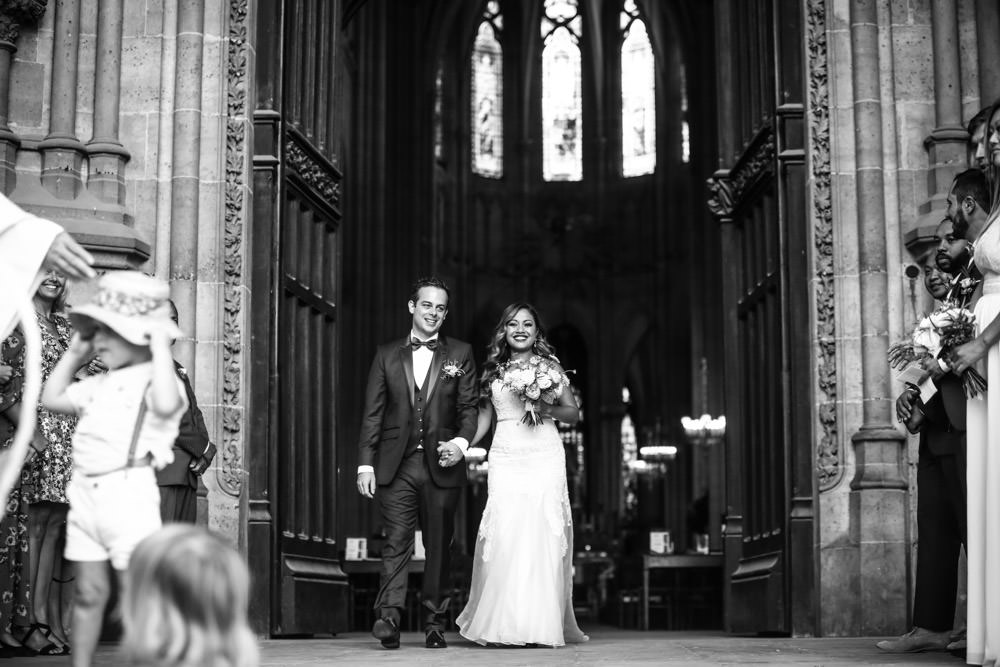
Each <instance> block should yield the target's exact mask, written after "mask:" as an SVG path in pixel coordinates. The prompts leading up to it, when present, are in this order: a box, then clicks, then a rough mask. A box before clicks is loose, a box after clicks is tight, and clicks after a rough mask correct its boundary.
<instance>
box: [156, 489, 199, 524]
mask: <svg viewBox="0 0 1000 667" xmlns="http://www.w3.org/2000/svg"><path fill="white" fill-rule="evenodd" d="M197 518H198V493H197V491H196V490H195V489H192V488H191V487H190V486H188V485H187V484H183V485H182V484H169V485H165V486H161V487H160V519H161V520H162V521H163V523H170V522H181V523H195V522H196V521H197Z"/></svg>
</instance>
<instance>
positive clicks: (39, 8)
mask: <svg viewBox="0 0 1000 667" xmlns="http://www.w3.org/2000/svg"><path fill="white" fill-rule="evenodd" d="M45 3H46V0H28V1H27V2H24V3H6V6H4V7H3V8H2V10H0V192H2V193H3V194H5V195H9V194H10V193H11V191H12V190H13V189H14V187H15V185H16V184H17V173H16V170H15V165H14V163H15V160H16V159H17V148H18V146H20V145H21V140H20V138H18V136H17V135H16V134H14V133H13V132H12V131H11V129H10V127H9V126H8V125H7V122H8V121H9V120H10V117H9V110H10V100H9V96H10V66H11V62H12V61H13V59H14V53H15V52H17V47H16V46H15V44H16V43H17V38H18V35H19V34H20V30H21V25H22V24H24V23H34V22H35V21H37V20H38V19H39V18H40V17H41V16H42V14H44V13H45Z"/></svg>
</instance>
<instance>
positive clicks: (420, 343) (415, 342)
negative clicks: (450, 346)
mask: <svg viewBox="0 0 1000 667" xmlns="http://www.w3.org/2000/svg"><path fill="white" fill-rule="evenodd" d="M437 346H438V340H437V338H434V339H433V340H420V339H419V338H410V348H411V349H414V350H416V349H418V348H420V347H426V348H427V349H428V350H432V351H433V350H436V349H437Z"/></svg>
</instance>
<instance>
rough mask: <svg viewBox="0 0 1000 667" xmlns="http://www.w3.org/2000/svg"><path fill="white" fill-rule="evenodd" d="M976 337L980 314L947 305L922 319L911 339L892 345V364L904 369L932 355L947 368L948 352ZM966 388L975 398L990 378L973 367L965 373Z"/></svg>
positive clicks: (971, 396) (970, 395)
mask: <svg viewBox="0 0 1000 667" xmlns="http://www.w3.org/2000/svg"><path fill="white" fill-rule="evenodd" d="M975 337H976V316H975V315H973V314H972V313H971V312H970V311H969V310H968V309H966V308H960V307H957V306H954V305H945V306H942V307H941V308H938V309H937V310H935V311H934V312H933V313H931V314H930V315H928V316H927V317H925V318H923V319H922V320H920V322H919V323H918V324H917V326H916V328H915V329H914V330H913V334H912V335H911V336H910V340H908V341H905V342H902V343H896V344H895V345H893V346H892V347H890V348H889V354H888V357H889V365H890V366H892V367H893V368H894V369H896V370H899V371H901V370H904V369H906V367H907V366H909V365H910V363H911V362H914V361H918V360H920V359H924V358H928V357H929V358H932V359H936V360H937V362H938V364H940V366H941V368H943V369H944V370H946V371H947V370H948V364H947V363H946V362H945V360H944V358H945V357H947V354H948V352H950V351H951V350H952V349H954V348H955V347H958V346H959V345H963V344H965V343H968V342H969V341H971V340H972V339H973V338H975ZM962 387H963V389H964V390H965V395H966V397H968V398H974V397H976V396H978V395H979V393H980V392H982V391H985V390H986V380H985V379H984V378H983V376H982V375H980V374H979V372H978V371H977V370H976V369H974V368H969V369H966V370H965V372H963V373H962Z"/></svg>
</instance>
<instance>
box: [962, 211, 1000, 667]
mask: <svg viewBox="0 0 1000 667" xmlns="http://www.w3.org/2000/svg"><path fill="white" fill-rule="evenodd" d="M997 217H998V216H997V215H994V216H992V219H991V221H990V222H989V223H988V226H987V227H986V228H985V229H984V230H983V231H982V233H981V234H980V236H979V239H977V241H976V249H975V254H974V261H975V263H976V266H977V267H978V268H979V270H980V271H982V274H983V295H982V296H981V297H980V298H979V300H978V301H977V302H976V310H975V313H976V333H977V334H979V333H980V332H981V331H982V330H983V328H985V327H986V326H987V325H988V324H989V323H990V322H992V321H993V319H994V318H995V317H997V315H998V314H1000V220H997V219H996V218H997ZM985 366H986V372H985V373H983V376H984V377H985V378H986V382H987V387H986V391H985V392H983V393H982V394H981V395H980V396H979V398H972V399H969V401H968V404H967V408H966V410H967V412H966V441H967V456H968V463H967V467H966V470H967V476H966V480H967V482H968V506H969V510H968V512H969V513H968V543H967V544H966V547H965V550H966V554H967V555H968V565H969V586H968V591H969V598H968V612H967V617H968V620H967V622H968V632H967V641H968V650H967V653H966V660H967V662H968V663H969V664H970V665H997V664H1000V568H998V567H997V563H998V562H1000V484H997V480H998V479H1000V446H998V445H1000V345H998V344H993V345H991V346H990V348H989V350H988V352H987V353H986V358H985ZM980 370H982V364H981V365H980Z"/></svg>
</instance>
